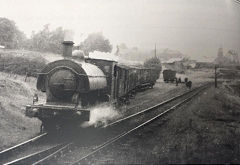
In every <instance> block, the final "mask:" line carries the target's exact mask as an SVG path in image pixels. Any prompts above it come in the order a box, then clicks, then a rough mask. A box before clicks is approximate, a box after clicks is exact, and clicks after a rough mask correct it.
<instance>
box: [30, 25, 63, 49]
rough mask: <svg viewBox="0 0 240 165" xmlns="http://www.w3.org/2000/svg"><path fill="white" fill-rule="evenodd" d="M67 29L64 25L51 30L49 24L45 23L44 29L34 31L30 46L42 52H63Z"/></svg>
mask: <svg viewBox="0 0 240 165" xmlns="http://www.w3.org/2000/svg"><path fill="white" fill-rule="evenodd" d="M64 35H65V31H64V30H63V29H62V27H58V28H57V29H55V30H53V31H50V30H49V24H46V25H44V27H43V30H41V31H39V32H38V33H35V32H33V33H32V36H31V39H30V41H29V46H28V47H29V48H30V49H32V50H37V51H42V52H53V53H61V52H62V44H61V42H62V41H63V39H64Z"/></svg>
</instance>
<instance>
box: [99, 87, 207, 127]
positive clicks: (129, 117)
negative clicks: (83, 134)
mask: <svg viewBox="0 0 240 165" xmlns="http://www.w3.org/2000/svg"><path fill="white" fill-rule="evenodd" d="M207 85H208V84H205V85H203V86H200V87H196V88H194V89H192V90H190V91H188V92H185V93H182V94H179V95H178V96H175V97H172V98H170V99H168V100H165V101H163V102H161V103H159V104H156V105H154V106H151V107H149V108H147V109H144V110H142V111H140V112H137V113H134V114H132V115H129V116H127V117H124V118H122V119H119V120H117V121H114V122H112V123H110V124H107V125H104V126H102V128H106V127H109V126H112V125H115V124H117V123H120V122H122V121H125V120H128V119H131V118H133V117H136V116H138V115H141V114H143V113H145V112H148V111H151V110H153V109H155V108H158V107H160V106H163V105H165V104H167V103H169V102H171V101H174V100H176V99H178V98H180V97H182V96H185V95H187V94H189V93H191V92H194V91H196V90H198V89H199V88H203V87H204V86H207Z"/></svg>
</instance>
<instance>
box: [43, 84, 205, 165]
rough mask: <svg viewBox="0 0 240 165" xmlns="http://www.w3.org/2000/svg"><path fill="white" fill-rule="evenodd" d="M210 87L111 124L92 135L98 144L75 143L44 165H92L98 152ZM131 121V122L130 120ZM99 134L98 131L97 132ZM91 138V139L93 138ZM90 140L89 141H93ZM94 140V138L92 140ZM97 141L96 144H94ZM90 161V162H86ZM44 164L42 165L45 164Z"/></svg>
mask: <svg viewBox="0 0 240 165" xmlns="http://www.w3.org/2000/svg"><path fill="white" fill-rule="evenodd" d="M207 87H208V85H204V86H201V87H199V88H195V89H193V90H191V91H188V92H186V93H184V94H181V95H178V96H176V97H173V98H171V99H168V100H166V101H164V102H162V103H160V104H157V105H155V106H152V107H150V108H147V109H145V110H143V111H141V112H138V113H136V114H133V115H130V116H128V117H125V118H122V119H120V120H118V121H115V122H113V123H110V124H108V125H106V126H104V127H102V128H101V129H99V132H98V133H94V134H91V136H96V137H95V140H96V139H100V140H98V141H97V142H96V141H95V140H92V144H91V142H90V143H87V145H83V144H86V143H85V142H86V141H81V143H80V144H79V143H78V142H74V145H73V146H74V147H75V148H74V147H73V148H71V152H68V150H65V151H63V152H65V154H64V155H63V156H62V157H58V158H57V159H56V158H54V157H51V159H48V160H46V161H43V162H44V164H55V163H56V164H74V165H75V164H81V163H83V164H86V163H90V164H91V162H90V161H89V159H91V158H92V157H94V156H95V155H96V154H97V153H98V152H100V151H102V150H104V149H106V148H107V147H109V146H110V145H111V144H113V143H115V142H116V141H119V140H121V139H123V138H124V137H126V136H128V135H130V134H132V133H133V132H135V131H136V130H139V129H141V128H143V127H145V126H147V125H149V124H150V123H152V122H154V121H155V120H156V119H159V118H161V117H163V116H164V115H166V114H168V113H169V112H171V111H172V110H174V109H176V108H178V107H179V106H181V105H183V104H184V103H186V102H188V101H190V100H191V99H192V98H193V97H194V96H196V95H197V94H199V93H200V92H201V91H203V89H205V88H207ZM129 119H131V120H129ZM96 132H97V131H96ZM89 138H90V139H91V138H92V137H90V135H89ZM90 139H88V140H87V141H88V142H89V141H91V140H90ZM92 139H94V138H92ZM93 141H95V142H93ZM86 160H88V161H86ZM43 162H42V163H43Z"/></svg>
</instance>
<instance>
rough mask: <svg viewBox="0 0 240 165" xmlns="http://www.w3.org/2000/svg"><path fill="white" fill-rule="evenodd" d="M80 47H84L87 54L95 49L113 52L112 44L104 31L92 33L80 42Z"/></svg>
mask: <svg viewBox="0 0 240 165" xmlns="http://www.w3.org/2000/svg"><path fill="white" fill-rule="evenodd" d="M80 49H82V50H83V51H84V53H85V54H89V52H94V51H100V52H111V51H112V45H111V44H110V42H109V40H108V39H106V38H105V37H104V36H103V35H102V33H92V34H89V35H88V37H87V38H86V39H85V40H84V41H83V42H82V43H81V44H80Z"/></svg>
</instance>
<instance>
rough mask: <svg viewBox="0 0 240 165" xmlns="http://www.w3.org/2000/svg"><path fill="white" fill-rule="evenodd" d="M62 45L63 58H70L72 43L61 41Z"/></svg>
mask: <svg viewBox="0 0 240 165" xmlns="http://www.w3.org/2000/svg"><path fill="white" fill-rule="evenodd" d="M62 44H63V57H71V56H72V49H73V44H74V42H72V41H63V42H62Z"/></svg>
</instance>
